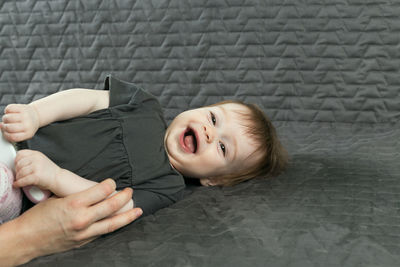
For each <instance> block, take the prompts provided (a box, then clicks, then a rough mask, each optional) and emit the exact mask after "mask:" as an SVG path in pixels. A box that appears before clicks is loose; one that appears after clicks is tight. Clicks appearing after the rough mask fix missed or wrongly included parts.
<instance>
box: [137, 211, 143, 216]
mask: <svg viewBox="0 0 400 267" xmlns="http://www.w3.org/2000/svg"><path fill="white" fill-rule="evenodd" d="M142 214H143V211H142V210H141V209H138V210H137V211H136V216H138V217H139V216H142Z"/></svg>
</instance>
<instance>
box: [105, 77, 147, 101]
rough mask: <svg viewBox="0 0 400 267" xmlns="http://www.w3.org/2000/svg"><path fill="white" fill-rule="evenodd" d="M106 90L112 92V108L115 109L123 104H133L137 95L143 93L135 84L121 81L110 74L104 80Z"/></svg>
mask: <svg viewBox="0 0 400 267" xmlns="http://www.w3.org/2000/svg"><path fill="white" fill-rule="evenodd" d="M104 90H109V91H110V107H115V106H118V105H123V104H131V103H132V102H133V101H134V99H135V96H136V94H137V93H138V92H139V91H141V88H139V87H137V86H136V85H135V84H133V83H129V82H125V81H122V80H119V79H117V78H115V77H114V76H112V75H111V74H108V75H107V76H106V79H105V80H104Z"/></svg>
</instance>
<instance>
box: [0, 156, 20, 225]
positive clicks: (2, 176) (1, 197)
mask: <svg viewBox="0 0 400 267" xmlns="http://www.w3.org/2000/svg"><path fill="white" fill-rule="evenodd" d="M13 182H14V175H13V172H12V171H11V169H10V168H8V167H7V165H5V164H3V163H1V162H0V224H2V223H4V222H6V221H9V220H11V219H14V218H15V217H17V216H18V215H19V213H20V212H21V206H22V194H21V190H20V189H19V188H14V187H13V186H12V184H13Z"/></svg>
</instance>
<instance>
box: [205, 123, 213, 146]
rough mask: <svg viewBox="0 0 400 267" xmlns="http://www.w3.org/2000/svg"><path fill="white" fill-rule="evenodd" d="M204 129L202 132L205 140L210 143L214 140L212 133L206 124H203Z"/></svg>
mask: <svg viewBox="0 0 400 267" xmlns="http://www.w3.org/2000/svg"><path fill="white" fill-rule="evenodd" d="M203 129H204V134H205V136H206V142H207V143H211V142H212V141H213V140H214V133H213V131H212V130H211V129H210V128H207V126H203Z"/></svg>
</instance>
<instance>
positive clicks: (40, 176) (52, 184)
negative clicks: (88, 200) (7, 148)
mask: <svg viewBox="0 0 400 267" xmlns="http://www.w3.org/2000/svg"><path fill="white" fill-rule="evenodd" d="M15 171H16V180H17V181H16V182H15V183H14V186H16V187H24V186H27V185H36V186H38V187H40V188H41V189H48V190H50V191H51V192H53V193H54V194H55V195H57V196H59V197H66V196H69V195H71V194H75V193H78V192H81V191H84V190H86V189H88V188H90V187H92V186H94V185H96V184H97V182H93V181H90V180H87V179H85V178H82V177H80V176H78V175H76V174H74V173H73V172H70V171H68V170H66V169H62V168H60V167H59V166H57V165H56V164H55V163H54V162H52V161H51V160H50V159H49V158H47V157H46V156H45V155H44V154H42V153H41V152H38V151H33V150H21V151H19V152H18V153H17V157H16V158H15ZM115 193H117V192H114V193H113V194H112V195H114V194H115ZM132 208H133V200H131V201H129V202H128V204H126V205H125V206H124V207H123V208H122V209H121V210H119V211H118V212H117V213H121V212H124V211H127V210H129V209H132Z"/></svg>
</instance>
